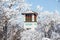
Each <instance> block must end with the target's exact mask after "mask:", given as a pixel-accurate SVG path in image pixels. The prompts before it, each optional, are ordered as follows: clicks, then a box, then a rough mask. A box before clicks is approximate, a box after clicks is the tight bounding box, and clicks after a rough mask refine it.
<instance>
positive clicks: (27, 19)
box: [25, 14, 32, 22]
mask: <svg viewBox="0 0 60 40" xmlns="http://www.w3.org/2000/svg"><path fill="white" fill-rule="evenodd" d="M25 20H26V22H32V15H31V14H26V19H25Z"/></svg>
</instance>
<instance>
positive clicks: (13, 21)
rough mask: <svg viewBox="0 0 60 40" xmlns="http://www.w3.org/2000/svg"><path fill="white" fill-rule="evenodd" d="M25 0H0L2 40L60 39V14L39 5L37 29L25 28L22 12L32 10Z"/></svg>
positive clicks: (0, 32) (0, 38)
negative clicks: (45, 9)
mask: <svg viewBox="0 0 60 40" xmlns="http://www.w3.org/2000/svg"><path fill="white" fill-rule="evenodd" d="M31 6H32V5H31V4H27V3H25V0H0V40H2V39H3V40H60V14H59V12H58V11H54V12H49V11H43V12H41V11H42V10H43V8H42V7H41V6H39V5H38V6H37V10H38V18H37V19H38V21H37V24H38V25H37V27H36V28H35V31H32V30H24V27H23V23H24V22H23V18H22V15H21V13H22V12H24V11H27V10H31V8H30V7H31Z"/></svg>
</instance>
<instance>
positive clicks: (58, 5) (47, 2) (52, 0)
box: [26, 0, 60, 12]
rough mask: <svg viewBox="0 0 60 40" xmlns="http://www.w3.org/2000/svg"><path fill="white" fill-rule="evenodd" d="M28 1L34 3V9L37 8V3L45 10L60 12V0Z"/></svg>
mask: <svg viewBox="0 0 60 40" xmlns="http://www.w3.org/2000/svg"><path fill="white" fill-rule="evenodd" d="M26 2H27V3H30V4H32V7H31V8H32V9H33V10H35V8H36V6H37V5H40V6H42V7H43V10H44V11H47V10H48V11H55V10H58V11H59V12H60V2H58V0H26Z"/></svg>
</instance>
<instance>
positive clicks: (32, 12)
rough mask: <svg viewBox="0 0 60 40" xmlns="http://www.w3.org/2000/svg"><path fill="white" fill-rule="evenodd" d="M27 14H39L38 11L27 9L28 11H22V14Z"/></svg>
mask: <svg viewBox="0 0 60 40" xmlns="http://www.w3.org/2000/svg"><path fill="white" fill-rule="evenodd" d="M25 14H35V15H38V13H37V12H34V11H26V12H23V13H22V15H25Z"/></svg>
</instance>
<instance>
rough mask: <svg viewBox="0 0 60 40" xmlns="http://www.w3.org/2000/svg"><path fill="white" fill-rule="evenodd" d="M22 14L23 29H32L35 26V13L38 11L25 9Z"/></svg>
mask: <svg viewBox="0 0 60 40" xmlns="http://www.w3.org/2000/svg"><path fill="white" fill-rule="evenodd" d="M22 15H23V16H24V17H23V18H24V29H26V30H29V29H31V30H34V29H35V28H36V27H37V15H38V13H36V12H33V11H26V12H23V13H22Z"/></svg>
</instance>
